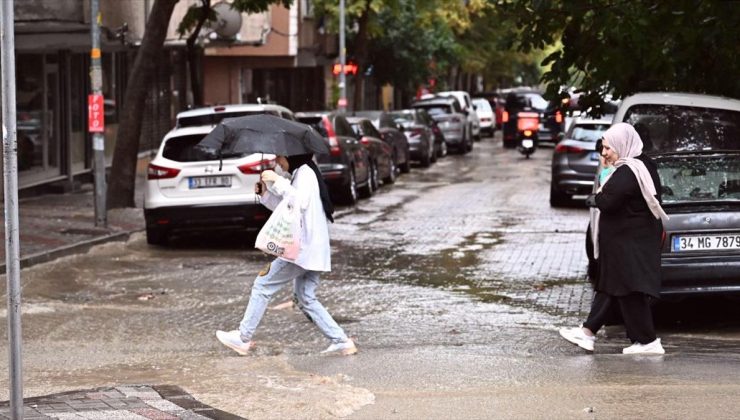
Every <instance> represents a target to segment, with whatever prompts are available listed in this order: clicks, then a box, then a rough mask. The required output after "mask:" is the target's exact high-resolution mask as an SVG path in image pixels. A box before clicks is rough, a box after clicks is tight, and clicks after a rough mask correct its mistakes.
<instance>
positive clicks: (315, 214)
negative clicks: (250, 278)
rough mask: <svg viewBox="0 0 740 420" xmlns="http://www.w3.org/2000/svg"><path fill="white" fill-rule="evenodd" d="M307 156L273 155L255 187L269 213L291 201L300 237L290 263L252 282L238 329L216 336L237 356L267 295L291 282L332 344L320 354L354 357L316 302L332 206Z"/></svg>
mask: <svg viewBox="0 0 740 420" xmlns="http://www.w3.org/2000/svg"><path fill="white" fill-rule="evenodd" d="M312 157H313V156H312V155H310V154H308V155H297V156H288V157H285V156H278V157H277V158H276V163H277V165H276V167H275V171H272V170H267V171H264V172H262V175H261V181H260V182H258V183H257V184H256V185H255V193H257V194H259V195H260V202H261V203H262V204H263V205H264V206H265V207H267V208H269V209H270V210H274V209H275V208H276V207H277V205H278V204H279V203H280V202H281V200H290V202H292V203H293V205H296V206H297V207H298V208H299V209H300V213H301V228H300V238H301V239H300V250H299V252H298V256H297V258H296V259H295V260H294V261H289V260H287V259H284V258H282V257H277V258H276V259H275V260H274V261H273V262H272V263H270V264H269V265H268V266H267V267H266V268H265V269H264V270H263V271H262V272H260V273H259V275H258V276H257V278H256V279H255V280H254V284H253V285H252V293H251V296H250V298H249V303H248V305H247V309H246V310H245V312H244V317H243V318H242V321H241V323H240V324H239V329H238V330H233V331H217V332H216V337H217V338H218V340H219V341H220V342H221V343H222V344H224V345H225V346H227V347H229V348H230V349H232V350H234V351H236V352H237V353H239V354H241V355H245V354H247V352H248V351H249V349H250V348H251V347H252V336H253V335H254V332H255V330H256V329H257V325H259V322H260V320H261V319H262V316H263V315H264V313H265V310H266V309H267V304H268V303H269V301H270V299H271V298H272V296H273V295H274V294H275V293H276V292H278V291H279V290H280V289H282V288H283V287H284V286H285V285H287V284H288V283H290V282H293V298H294V302H295V303H296V304H297V305H298V307H299V308H300V309H301V311H303V313H304V314H305V315H306V317H308V319H309V320H310V321H311V322H313V323H314V324H315V325H316V326H317V327H318V328H319V330H320V331H321V332H322V333H323V334H324V336H326V338H328V339H329V340H330V341H331V344H330V345H329V347H328V348H327V349H326V350H324V351H323V352H322V353H341V354H343V355H349V354H354V353H357V347H355V344H354V342H353V341H352V340H351V339H350V338H349V337H347V335H346V334H345V333H344V330H342V328H341V327H340V326H339V325H338V324H337V323H336V321H334V318H332V316H331V315H330V314H329V312H328V311H327V310H326V308H324V306H323V305H322V304H321V302H319V301H318V299H316V294H315V293H316V289H317V288H318V286H319V277H320V274H321V273H322V272H328V271H331V251H330V249H329V222H333V221H334V218H333V217H332V213H333V212H334V208H333V206H332V204H331V201H330V200H329V192H328V189H327V187H326V184H325V183H324V180H323V178H322V176H321V173H320V172H319V169H318V167H317V166H316V164H315V163H314V162H313V159H312ZM288 178H290V180H289V179H288Z"/></svg>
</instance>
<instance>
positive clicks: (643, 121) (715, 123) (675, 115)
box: [624, 104, 740, 153]
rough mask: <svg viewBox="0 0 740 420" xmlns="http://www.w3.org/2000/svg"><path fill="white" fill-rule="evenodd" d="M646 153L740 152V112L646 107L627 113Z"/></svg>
mask: <svg viewBox="0 0 740 420" xmlns="http://www.w3.org/2000/svg"><path fill="white" fill-rule="evenodd" d="M624 121H625V122H627V123H630V124H632V125H633V126H634V127H635V130H637V132H638V133H639V134H640V138H642V141H643V144H644V146H643V150H645V151H646V152H652V153H671V152H686V151H701V150H705V151H706V150H738V149H740V112H738V111H730V110H723V109H715V108H701V107H688V106H678V105H657V104H643V105H636V106H633V107H631V108H630V109H629V110H627V113H626V114H625V117H624Z"/></svg>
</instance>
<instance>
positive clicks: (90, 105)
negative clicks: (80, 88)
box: [87, 95, 105, 133]
mask: <svg viewBox="0 0 740 420" xmlns="http://www.w3.org/2000/svg"><path fill="white" fill-rule="evenodd" d="M104 117H105V112H104V105H103V95H88V96H87V131H89V132H91V133H103V132H105V120H104Z"/></svg>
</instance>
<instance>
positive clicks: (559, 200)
mask: <svg viewBox="0 0 740 420" xmlns="http://www.w3.org/2000/svg"><path fill="white" fill-rule="evenodd" d="M570 203H571V198H570V196H569V195H568V194H565V193H562V192H560V191H558V189H557V188H555V185H553V184H552V183H550V207H565V206H567V205H568V204H570Z"/></svg>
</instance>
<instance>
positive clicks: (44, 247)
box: [0, 177, 240, 420]
mask: <svg viewBox="0 0 740 420" xmlns="http://www.w3.org/2000/svg"><path fill="white" fill-rule="evenodd" d="M140 178H141V177H140ZM140 182H141V179H140ZM139 190H140V189H139ZM138 198H139V199H138V200H137V202H140V197H138ZM94 208H95V206H94V197H93V186H92V185H91V184H86V185H83V186H82V187H81V189H80V190H79V191H75V192H71V193H66V194H48V195H41V196H37V197H31V198H25V199H21V200H19V210H18V213H19V236H20V261H21V267H22V268H25V267H29V266H32V265H35V264H39V263H43V262H47V261H51V260H54V259H56V258H60V257H64V256H67V255H72V254H79V253H84V252H87V250H88V249H90V248H91V247H93V246H95V245H99V244H102V243H106V242H111V241H125V240H127V239H128V238H129V236H130V235H131V234H132V233H134V232H138V231H142V230H144V215H143V211H142V209H141V205H139V206H138V208H129V209H116V210H110V211H109V212H108V226H107V227H96V226H95V209H94ZM2 213H3V220H4V218H5V215H4V206H3V208H2ZM0 232H1V233H2V238H3V240H2V241H1V242H0V247H1V248H2V250H1V252H2V255H5V240H4V238H5V224H4V223H3V224H2V225H0ZM0 265H2V271H3V273H4V272H5V267H6V261H5V259H3V260H2V264H0ZM4 283H5V282H3V287H2V289H0V290H2V291H3V292H5V284H4ZM3 296H4V297H6V296H7V294H6V293H3ZM25 397H26V398H24V418H25V419H82V418H84V419H101V420H102V419H177V418H181V419H224V420H228V419H238V418H240V417H238V416H235V415H233V414H229V413H226V412H224V411H221V410H218V409H215V408H213V407H210V406H207V405H205V404H203V403H201V402H199V401H197V400H195V399H194V398H193V397H192V396H191V395H190V394H188V393H186V392H185V391H184V390H182V389H181V388H179V387H177V386H173V385H155V386H150V385H124V386H117V387H101V388H96V389H85V390H77V391H71V392H63V393H58V394H52V395H45V396H25ZM9 418H11V416H10V406H9V402H8V401H0V419H9Z"/></svg>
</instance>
